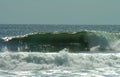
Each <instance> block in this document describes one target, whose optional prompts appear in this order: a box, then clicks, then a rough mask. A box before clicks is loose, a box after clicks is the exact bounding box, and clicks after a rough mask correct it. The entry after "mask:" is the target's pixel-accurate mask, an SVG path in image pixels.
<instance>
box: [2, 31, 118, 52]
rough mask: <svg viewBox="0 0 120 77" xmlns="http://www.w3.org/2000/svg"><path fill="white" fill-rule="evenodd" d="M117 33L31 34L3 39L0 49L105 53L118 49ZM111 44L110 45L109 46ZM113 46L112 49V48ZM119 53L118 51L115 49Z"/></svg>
mask: <svg viewBox="0 0 120 77" xmlns="http://www.w3.org/2000/svg"><path fill="white" fill-rule="evenodd" d="M119 38H120V35H119V33H109V32H100V31H80V32H53V33H52V32H51V33H31V34H26V35H21V36H14V37H4V38H2V39H1V41H0V42H1V44H0V48H1V49H2V48H3V47H7V48H8V49H9V50H11V51H39V52H56V51H59V50H61V49H64V48H67V49H69V51H70V52H79V51H99V50H102V51H105V50H116V49H117V48H116V47H115V46H116V45H117V46H118V48H119V46H120V45H119V43H115V42H116V41H119ZM111 44H112V45H111ZM113 44H115V45H114V47H113ZM117 51H119V49H117Z"/></svg>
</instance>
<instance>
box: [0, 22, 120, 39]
mask: <svg viewBox="0 0 120 77" xmlns="http://www.w3.org/2000/svg"><path fill="white" fill-rule="evenodd" d="M81 30H95V31H106V32H120V25H39V24H36V25H35V24H24V25H23V24H7V25H6V24H1V25H0V37H6V36H17V35H24V34H28V33H34V32H54V31H59V32H76V31H81Z"/></svg>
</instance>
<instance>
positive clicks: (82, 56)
mask: <svg viewBox="0 0 120 77" xmlns="http://www.w3.org/2000/svg"><path fill="white" fill-rule="evenodd" d="M119 64H120V54H119V53H107V54H104V53H97V54H93V53H92V54H91V53H69V52H66V51H64V50H62V51H60V52H59V53H37V52H31V53H30V52H15V53H13V52H12V53H11V52H4V53H1V54H0V70H19V71H23V70H24V71H31V70H46V69H48V70H49V69H69V70H74V69H75V70H77V69H87V70H88V69H94V68H105V67H114V68H120V66H119Z"/></svg>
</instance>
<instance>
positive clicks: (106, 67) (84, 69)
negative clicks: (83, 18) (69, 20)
mask: <svg viewBox="0 0 120 77" xmlns="http://www.w3.org/2000/svg"><path fill="white" fill-rule="evenodd" d="M0 77H120V25H57V24H56V25H49V24H48V25H47V24H43V25H42V24H41V25H38V24H7V25H6V24H1V25H0Z"/></svg>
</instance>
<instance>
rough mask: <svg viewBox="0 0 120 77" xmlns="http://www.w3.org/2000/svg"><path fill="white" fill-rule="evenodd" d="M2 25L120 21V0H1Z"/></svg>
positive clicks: (114, 22)
mask: <svg viewBox="0 0 120 77" xmlns="http://www.w3.org/2000/svg"><path fill="white" fill-rule="evenodd" d="M0 24H80V25H81V24H82V25H84V24H88V25H89V24H98V25H101V24H102V25H106V24H111V25H119V24H120V0H0Z"/></svg>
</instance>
